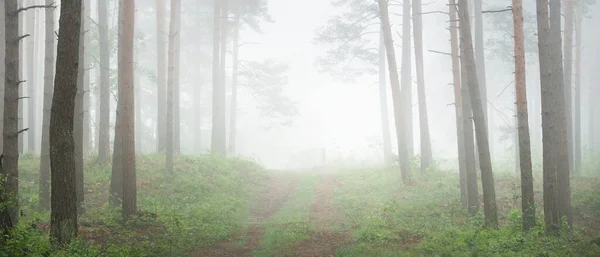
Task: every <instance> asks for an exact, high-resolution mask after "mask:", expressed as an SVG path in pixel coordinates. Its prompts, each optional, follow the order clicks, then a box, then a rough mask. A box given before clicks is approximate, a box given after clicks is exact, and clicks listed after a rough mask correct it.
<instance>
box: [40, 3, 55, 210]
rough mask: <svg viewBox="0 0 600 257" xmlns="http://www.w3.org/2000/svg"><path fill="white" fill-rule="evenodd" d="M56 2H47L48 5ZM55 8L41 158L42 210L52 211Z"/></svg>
mask: <svg viewBox="0 0 600 257" xmlns="http://www.w3.org/2000/svg"><path fill="white" fill-rule="evenodd" d="M52 3H54V0H46V5H50V4H52ZM54 11H55V10H54V8H46V9H45V12H46V25H45V26H46V32H45V33H46V34H45V42H46V47H45V53H44V114H43V118H42V147H41V148H42V149H41V158H40V195H39V197H40V210H42V211H47V210H49V209H50V185H49V181H48V180H49V179H50V138H49V137H50V108H52V91H53V87H54V84H53V82H54V46H55V44H54V37H55V34H54Z"/></svg>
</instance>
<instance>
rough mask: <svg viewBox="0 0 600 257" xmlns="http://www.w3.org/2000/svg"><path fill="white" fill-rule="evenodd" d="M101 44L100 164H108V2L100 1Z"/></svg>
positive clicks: (99, 26)
mask: <svg viewBox="0 0 600 257" xmlns="http://www.w3.org/2000/svg"><path fill="white" fill-rule="evenodd" d="M98 31H99V43H100V121H99V127H98V163H102V164H104V163H106V162H108V156H109V154H110V49H109V45H108V44H109V43H108V6H107V1H98Z"/></svg>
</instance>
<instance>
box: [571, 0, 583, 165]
mask: <svg viewBox="0 0 600 257" xmlns="http://www.w3.org/2000/svg"><path fill="white" fill-rule="evenodd" d="M582 5H583V3H582V1H578V2H577V31H576V34H575V40H576V43H575V101H574V103H575V105H574V107H575V128H574V130H573V131H574V133H573V136H574V137H575V146H574V149H573V150H574V153H573V155H574V161H573V162H574V169H573V175H578V174H580V173H581V47H582V44H583V41H581V34H582V33H583V31H582V29H583V27H582V23H583V22H582V21H583V17H582V16H583V13H582V11H583V10H582V9H583V6H582Z"/></svg>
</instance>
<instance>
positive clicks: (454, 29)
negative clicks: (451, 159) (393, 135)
mask: <svg viewBox="0 0 600 257" xmlns="http://www.w3.org/2000/svg"><path fill="white" fill-rule="evenodd" d="M448 3H449V4H448V11H449V12H448V13H449V16H450V47H451V51H450V52H451V55H452V78H453V80H452V82H453V88H454V111H455V113H456V142H457V147H458V149H457V153H458V174H459V182H460V198H461V202H462V205H463V207H464V208H468V207H469V206H470V205H469V194H468V187H467V185H468V183H467V182H468V181H467V165H466V164H467V163H466V159H465V156H466V153H465V131H464V124H463V119H464V111H463V108H462V107H463V106H462V105H463V99H462V96H461V85H462V84H461V76H460V74H461V69H460V59H459V57H458V52H459V50H460V49H459V47H458V22H456V21H457V15H456V4H455V0H449V1H448ZM469 122H470V121H469ZM471 128H473V126H472V125H471ZM471 138H473V136H472V135H471ZM471 145H473V144H471ZM471 154H473V152H471ZM473 167H475V164H473ZM472 173H473V174H475V170H473V171H472ZM475 179H477V178H475ZM475 189H477V181H476V180H475ZM476 202H477V195H475V201H473V203H476ZM477 206H478V205H476V206H475V207H477Z"/></svg>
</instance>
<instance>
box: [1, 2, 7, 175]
mask: <svg viewBox="0 0 600 257" xmlns="http://www.w3.org/2000/svg"><path fill="white" fill-rule="evenodd" d="M5 20H6V19H5V11H4V4H0V81H2V82H0V83H5V82H6V77H5V73H4V71H5V65H4V61H5V53H6V33H5V30H4V27H5ZM2 85H4V84H2ZM0 128H4V86H0ZM3 142H4V136H0V149H4V144H3ZM1 174H2V171H0V175H1Z"/></svg>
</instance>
